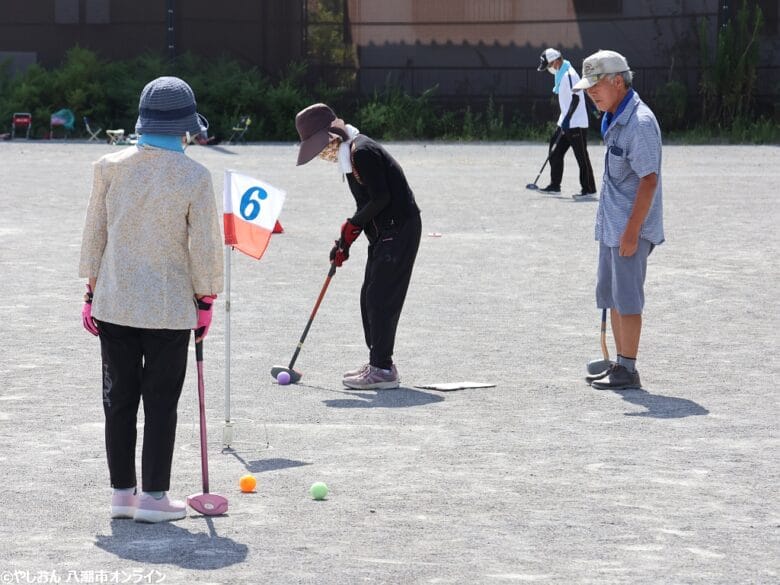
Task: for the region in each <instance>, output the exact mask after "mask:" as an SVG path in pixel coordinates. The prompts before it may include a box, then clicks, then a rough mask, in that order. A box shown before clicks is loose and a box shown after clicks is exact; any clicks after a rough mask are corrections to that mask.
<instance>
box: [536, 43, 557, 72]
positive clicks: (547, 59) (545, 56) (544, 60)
mask: <svg viewBox="0 0 780 585" xmlns="http://www.w3.org/2000/svg"><path fill="white" fill-rule="evenodd" d="M560 56H561V52H560V51H559V50H558V49H553V48H552V47H550V48H549V49H545V50H544V51H542V54H541V55H539V67H537V68H536V70H537V71H544V70H545V69H547V68H548V67H549V66H550V63H552V62H553V61H555V60H556V59H559V58H560Z"/></svg>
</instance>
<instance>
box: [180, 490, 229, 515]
mask: <svg viewBox="0 0 780 585" xmlns="http://www.w3.org/2000/svg"><path fill="white" fill-rule="evenodd" d="M187 504H188V505H189V506H190V508H192V509H193V510H195V511H196V512H200V513H201V514H203V515H204V516H221V515H222V514H226V513H227V511H228V501H227V498H226V497H224V496H220V495H219V494H203V493H200V494H192V495H191V496H187Z"/></svg>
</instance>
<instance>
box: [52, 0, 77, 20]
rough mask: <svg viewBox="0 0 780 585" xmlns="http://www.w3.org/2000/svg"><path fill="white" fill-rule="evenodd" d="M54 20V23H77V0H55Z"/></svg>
mask: <svg viewBox="0 0 780 585" xmlns="http://www.w3.org/2000/svg"><path fill="white" fill-rule="evenodd" d="M54 22H55V23H56V24H78V23H79V0H55V2H54Z"/></svg>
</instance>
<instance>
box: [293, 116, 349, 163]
mask: <svg viewBox="0 0 780 585" xmlns="http://www.w3.org/2000/svg"><path fill="white" fill-rule="evenodd" d="M295 129H296V130H298V136H300V137H301V145H300V147H299V148H298V165H305V164H306V163H307V162H309V161H310V160H311V159H313V158H314V157H315V156H317V155H318V154H319V153H321V152H322V150H323V149H324V148H325V147H326V146H328V143H329V142H330V141H331V140H333V139H334V138H340V139H342V140H347V139H348V138H349V134H348V133H347V129H346V126H345V124H344V120H342V119H341V118H337V117H336V113H335V112H334V111H333V110H331V109H330V107H329V106H327V105H325V104H314V105H311V106H309V107H308V108H304V109H303V110H301V111H300V112H298V115H296V116H295Z"/></svg>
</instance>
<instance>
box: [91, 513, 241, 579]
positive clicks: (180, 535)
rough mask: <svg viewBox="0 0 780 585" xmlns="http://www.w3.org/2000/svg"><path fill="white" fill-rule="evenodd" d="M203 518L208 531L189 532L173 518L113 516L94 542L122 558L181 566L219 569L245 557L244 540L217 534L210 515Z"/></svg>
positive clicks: (239, 561)
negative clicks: (144, 520)
mask: <svg viewBox="0 0 780 585" xmlns="http://www.w3.org/2000/svg"><path fill="white" fill-rule="evenodd" d="M203 521H204V522H205V523H206V524H207V525H208V529H209V532H208V534H205V533H192V532H190V531H188V530H185V529H183V528H180V527H179V526H177V525H176V524H174V523H172V522H161V523H159V524H142V523H139V522H133V521H132V520H112V521H111V534H98V535H97V536H96V537H95V546H97V547H98V548H100V549H103V550H104V551H106V552H109V553H111V554H114V555H116V556H118V557H120V558H123V559H128V560H131V561H137V562H139V563H156V564H169V565H176V566H178V567H182V568H184V569H200V570H210V569H222V568H224V567H229V566H231V565H235V564H236V563H241V562H243V561H244V560H246V557H247V553H248V551H249V549H248V547H247V546H246V545H245V544H241V543H239V542H236V541H235V540H232V539H230V538H227V537H224V536H219V535H217V533H216V529H215V528H214V520H213V519H212V518H207V517H203Z"/></svg>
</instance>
